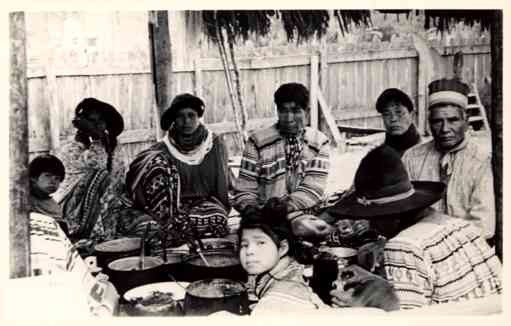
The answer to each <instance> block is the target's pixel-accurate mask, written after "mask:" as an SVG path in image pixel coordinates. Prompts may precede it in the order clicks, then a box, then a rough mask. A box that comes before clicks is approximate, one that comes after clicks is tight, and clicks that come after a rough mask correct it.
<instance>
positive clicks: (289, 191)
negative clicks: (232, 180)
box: [233, 125, 330, 211]
mask: <svg viewBox="0 0 511 326" xmlns="http://www.w3.org/2000/svg"><path fill="white" fill-rule="evenodd" d="M301 141H302V142H303V145H304V146H303V150H302V152H301V156H300V164H299V166H298V168H297V169H296V170H295V171H289V170H288V169H287V162H286V151H285V145H286V144H285V139H284V138H283V137H282V136H281V135H280V133H279V131H278V129H277V126H276V125H273V126H271V127H269V128H267V129H264V130H260V131H257V132H255V133H254V134H252V135H251V136H250V138H249V141H248V142H247V144H246V147H245V151H244V153H243V158H242V159H241V167H240V172H239V177H238V179H237V180H236V184H235V196H234V202H233V206H234V207H235V208H236V210H238V211H243V209H244V208H245V207H246V206H247V205H257V206H262V205H264V203H266V201H267V200H268V199H270V198H271V197H279V198H282V197H285V196H288V205H289V207H290V209H291V210H304V209H307V208H311V207H313V206H314V205H316V204H318V203H319V202H320V201H321V200H322V199H323V197H324V192H325V187H326V182H327V178H328V170H329V167H330V162H329V150H330V147H329V140H328V138H327V137H326V136H325V135H324V134H323V133H321V132H320V131H317V130H314V129H312V128H309V127H306V128H305V132H304V134H303V139H301Z"/></svg>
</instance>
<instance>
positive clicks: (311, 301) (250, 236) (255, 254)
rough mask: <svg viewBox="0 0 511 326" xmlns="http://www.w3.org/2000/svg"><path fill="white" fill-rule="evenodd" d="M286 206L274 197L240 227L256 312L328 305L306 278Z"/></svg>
mask: <svg viewBox="0 0 511 326" xmlns="http://www.w3.org/2000/svg"><path fill="white" fill-rule="evenodd" d="M286 215H287V211H286V206H285V205H283V204H281V203H280V201H278V200H273V199H270V201H269V202H268V203H267V205H266V206H265V207H264V208H263V209H262V210H260V211H253V212H250V213H249V214H248V215H245V216H243V217H242V220H241V223H240V229H239V239H240V260H241V265H242V266H243V268H244V269H245V270H246V271H247V273H248V274H249V282H248V284H249V293H250V294H252V295H253V296H254V295H255V298H256V300H257V303H256V304H255V305H253V306H252V315H254V314H261V313H279V314H282V313H283V312H284V313H285V312H286V311H287V312H293V313H296V312H297V311H298V312H303V311H304V309H313V310H314V309H318V308H320V307H325V305H324V304H323V302H322V301H321V299H320V298H319V297H318V296H317V295H316V294H315V293H314V292H312V289H311V288H310V287H309V286H308V285H307V284H306V283H305V281H304V278H303V269H304V267H303V265H301V264H299V263H298V262H297V261H296V260H295V258H294V255H295V242H294V239H293V234H292V231H291V226H290V223H289V221H288V220H287V218H286Z"/></svg>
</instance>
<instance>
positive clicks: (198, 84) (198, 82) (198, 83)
mask: <svg viewBox="0 0 511 326" xmlns="http://www.w3.org/2000/svg"><path fill="white" fill-rule="evenodd" d="M200 64H201V61H200V59H196V60H195V65H194V66H195V96H197V97H200V98H202V70H201V66H200Z"/></svg>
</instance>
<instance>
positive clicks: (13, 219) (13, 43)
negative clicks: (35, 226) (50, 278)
mask: <svg viewBox="0 0 511 326" xmlns="http://www.w3.org/2000/svg"><path fill="white" fill-rule="evenodd" d="M9 27H10V28H9V36H10V92H9V102H10V107H11V109H10V117H9V129H10V130H9V158H10V165H9V176H10V184H9V195H10V216H9V217H10V219H9V240H10V241H9V247H10V253H9V255H10V257H9V258H10V259H9V262H10V277H11V278H17V277H26V276H29V275H30V222H29V216H28V198H29V181H28V171H27V170H28V126H27V121H28V119H27V118H28V117H27V70H26V69H27V57H26V48H25V47H26V35H25V14H24V13H23V12H13V13H11V14H9Z"/></svg>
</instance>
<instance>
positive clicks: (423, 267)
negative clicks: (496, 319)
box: [384, 210, 502, 309]
mask: <svg viewBox="0 0 511 326" xmlns="http://www.w3.org/2000/svg"><path fill="white" fill-rule="evenodd" d="M427 214H428V215H426V217H424V218H423V219H422V220H421V221H420V222H418V223H416V224H414V225H413V226H411V227H409V228H407V229H405V230H404V231H402V232H401V233H399V234H398V235H397V236H396V237H394V238H392V239H390V240H389V241H388V242H387V243H386V245H385V249H384V261H385V263H384V264H385V271H386V274H387V278H388V279H389V281H391V282H392V283H393V285H394V288H395V289H396V293H397V295H398V297H399V299H400V304H401V308H403V309H407V308H415V307H421V306H425V305H430V304H437V303H447V302H455V301H462V300H467V299H471V298H481V297H486V296H489V295H491V294H495V293H500V292H501V290H502V285H501V268H502V266H501V263H500V261H499V259H498V258H497V257H496V256H495V252H494V249H492V248H490V247H489V246H488V244H487V243H486V241H485V240H484V238H482V237H481V236H480V233H479V231H478V230H477V229H476V228H475V227H474V226H473V225H472V224H470V223H468V222H467V221H464V220H461V219H456V218H451V217H449V216H446V215H443V214H441V213H438V212H436V211H434V210H431V211H430V212H428V213H427Z"/></svg>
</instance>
